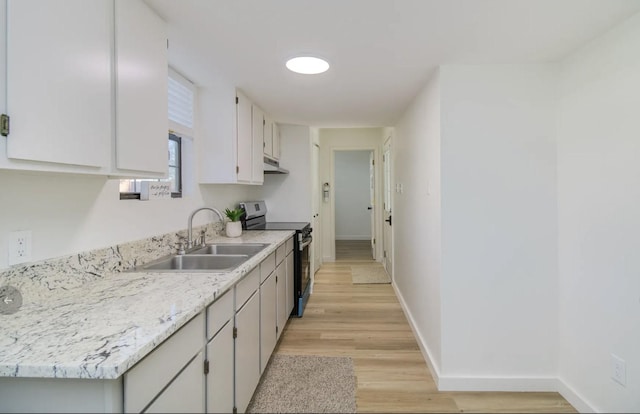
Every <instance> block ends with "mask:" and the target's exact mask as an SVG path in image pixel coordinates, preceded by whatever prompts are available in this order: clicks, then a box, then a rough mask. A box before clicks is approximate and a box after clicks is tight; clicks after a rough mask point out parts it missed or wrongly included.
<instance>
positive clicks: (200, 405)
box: [144, 352, 204, 413]
mask: <svg viewBox="0 0 640 414" xmlns="http://www.w3.org/2000/svg"><path fill="white" fill-rule="evenodd" d="M203 363H204V354H203V352H198V355H196V357H195V358H194V359H193V360H192V361H191V362H190V363H189V365H187V367H186V368H185V369H184V370H183V371H182V372H181V373H180V375H178V376H177V377H176V378H175V379H174V380H173V381H172V382H171V384H169V386H168V387H167V388H165V390H164V391H162V394H160V395H159V396H158V397H157V398H156V400H155V401H154V402H153V403H152V404H151V405H150V406H149V407H148V408H147V409H146V410H145V411H144V412H145V413H202V412H204V383H203V381H202V366H203Z"/></svg>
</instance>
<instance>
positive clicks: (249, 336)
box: [235, 292, 260, 413]
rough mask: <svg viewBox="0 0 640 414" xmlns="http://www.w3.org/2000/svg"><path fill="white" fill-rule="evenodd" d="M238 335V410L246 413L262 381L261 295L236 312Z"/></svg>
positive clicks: (236, 346)
mask: <svg viewBox="0 0 640 414" xmlns="http://www.w3.org/2000/svg"><path fill="white" fill-rule="evenodd" d="M235 322H236V328H237V329H238V335H237V337H236V342H235V362H236V375H235V395H236V408H237V409H238V412H239V413H243V412H245V410H246V409H247V406H248V405H249V401H251V397H252V396H253V392H254V391H255V389H256V386H257V385H258V381H259V380H260V294H259V293H257V292H256V293H254V294H253V296H251V298H250V299H249V300H248V301H247V303H245V304H244V306H243V307H242V308H241V309H240V310H239V311H238V312H236V320H235Z"/></svg>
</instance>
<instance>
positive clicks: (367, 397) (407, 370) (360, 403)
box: [276, 260, 575, 413]
mask: <svg viewBox="0 0 640 414" xmlns="http://www.w3.org/2000/svg"><path fill="white" fill-rule="evenodd" d="M352 264H354V265H356V264H357V265H361V264H362V260H355V261H349V260H341V261H338V262H335V263H327V264H324V265H323V266H322V267H321V268H320V270H319V271H318V272H317V273H316V275H315V278H316V279H315V287H314V292H313V295H312V296H311V298H310V300H309V303H308V304H307V307H306V310H305V313H304V316H303V317H302V318H300V319H296V318H292V319H290V320H289V323H288V324H287V327H286V328H285V331H284V332H283V335H282V338H281V340H280V342H279V344H278V347H277V349H276V353H279V354H288V355H321V356H350V357H352V358H353V361H354V368H355V374H356V377H357V390H356V404H357V409H358V412H554V413H556V412H575V410H574V409H573V407H572V406H571V405H570V404H569V403H568V402H567V401H566V400H564V399H563V398H562V397H561V396H560V395H559V394H557V393H504V392H499V393H498V392H485V393H476V392H438V390H437V388H436V385H435V383H434V381H433V379H432V377H431V374H430V372H429V369H428V368H427V365H426V363H425V361H424V359H423V357H422V354H421V353H420V349H419V348H418V344H417V342H416V340H415V338H414V336H413V333H412V331H411V328H410V327H409V324H408V322H407V320H406V318H405V316H404V313H403V311H402V308H401V307H400V303H399V302H398V300H397V298H396V296H395V293H394V291H393V288H392V287H391V285H388V284H377V285H374V284H369V285H353V284H352V283H351V268H350V266H351V265H352Z"/></svg>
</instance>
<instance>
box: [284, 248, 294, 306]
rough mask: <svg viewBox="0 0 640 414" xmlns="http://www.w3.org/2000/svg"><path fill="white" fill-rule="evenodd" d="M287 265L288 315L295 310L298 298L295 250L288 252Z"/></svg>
mask: <svg viewBox="0 0 640 414" xmlns="http://www.w3.org/2000/svg"><path fill="white" fill-rule="evenodd" d="M285 266H286V268H287V270H286V274H287V295H286V296H287V315H290V314H291V312H293V306H294V301H295V300H297V299H296V292H295V287H294V285H293V250H290V251H288V252H287V258H286V259H285Z"/></svg>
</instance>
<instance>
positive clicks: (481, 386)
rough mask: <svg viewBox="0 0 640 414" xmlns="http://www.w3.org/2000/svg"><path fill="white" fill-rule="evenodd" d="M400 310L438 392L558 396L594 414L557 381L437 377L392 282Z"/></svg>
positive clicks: (589, 406) (437, 369) (579, 398)
mask: <svg viewBox="0 0 640 414" xmlns="http://www.w3.org/2000/svg"><path fill="white" fill-rule="evenodd" d="M391 285H392V286H393V290H394V291H395V292H396V296H397V297H398V301H399V302H400V306H401V307H402V310H403V311H404V313H405V315H406V317H407V320H408V321H409V326H410V327H411V330H412V331H413V334H414V336H415V338H416V341H417V342H418V346H419V347H420V351H421V352H422V356H423V357H424V360H425V361H426V362H427V366H428V367H429V370H430V371H431V375H432V376H433V379H434V381H435V383H436V386H437V387H438V390H439V391H532V392H536V391H537V392H558V393H560V395H562V396H563V397H564V398H565V399H566V400H567V401H568V402H569V403H570V404H571V405H573V407H574V408H575V409H576V410H578V412H581V413H594V412H597V411H596V410H595V409H594V408H593V406H591V405H590V404H589V403H588V402H587V401H586V400H585V399H584V398H582V396H580V395H579V394H578V393H577V392H575V391H574V390H573V389H572V388H571V387H569V386H568V385H567V384H566V383H564V382H563V381H562V380H561V379H559V378H557V377H477V378H474V377H446V376H442V375H441V374H440V370H439V368H438V366H437V365H436V364H435V363H434V360H433V358H432V357H431V353H430V352H429V348H428V347H427V345H426V342H425V340H424V338H423V337H422V336H421V335H420V333H419V332H418V329H417V327H416V324H415V319H414V318H413V315H411V312H410V311H409V309H408V308H407V303H406V302H405V300H404V297H403V296H402V293H401V292H400V290H399V289H398V287H397V286H396V284H395V282H393V283H392V284H391Z"/></svg>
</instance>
